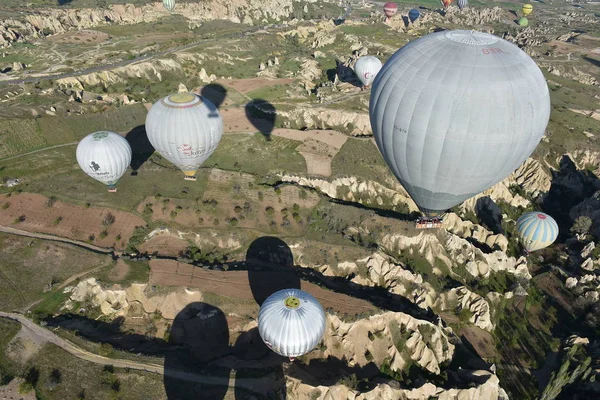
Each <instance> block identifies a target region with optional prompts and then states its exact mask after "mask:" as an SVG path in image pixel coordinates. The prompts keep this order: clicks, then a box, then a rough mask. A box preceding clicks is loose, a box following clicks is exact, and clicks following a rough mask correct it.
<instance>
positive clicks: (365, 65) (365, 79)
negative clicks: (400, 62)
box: [354, 56, 381, 87]
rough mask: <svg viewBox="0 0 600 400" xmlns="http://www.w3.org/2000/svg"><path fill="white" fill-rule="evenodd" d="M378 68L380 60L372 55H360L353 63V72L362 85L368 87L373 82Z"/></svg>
mask: <svg viewBox="0 0 600 400" xmlns="http://www.w3.org/2000/svg"><path fill="white" fill-rule="evenodd" d="M380 69H381V61H379V58H377V57H373V56H362V57H361V58H359V59H358V60H357V61H356V64H354V73H355V74H356V76H357V77H358V79H360V81H361V83H362V84H363V86H364V87H368V86H370V85H371V83H373V80H375V77H376V76H377V73H378V72H379V70H380Z"/></svg>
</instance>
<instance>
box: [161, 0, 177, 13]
mask: <svg viewBox="0 0 600 400" xmlns="http://www.w3.org/2000/svg"><path fill="white" fill-rule="evenodd" d="M163 6H164V7H165V8H166V9H167V11H173V9H174V8H175V0H163Z"/></svg>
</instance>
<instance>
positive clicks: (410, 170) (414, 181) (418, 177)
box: [392, 33, 451, 208]
mask: <svg viewBox="0 0 600 400" xmlns="http://www.w3.org/2000/svg"><path fill="white" fill-rule="evenodd" d="M438 35H439V36H442V35H443V34H442V33H440V34H438ZM439 43H440V40H437V41H435V42H432V44H431V45H430V46H428V49H431V48H432V47H434V48H435V50H437V51H435V53H433V54H431V55H430V56H429V57H428V58H427V59H426V60H425V61H424V62H423V63H422V66H424V65H427V64H428V63H429V61H431V59H433V58H434V57H435V56H437V55H438V54H439V52H440V51H439V50H442V49H439V46H438V44H439ZM444 50H446V51H445V52H444V55H446V54H447V53H449V52H450V51H451V48H446V49H444ZM421 54H424V52H423V51H422V52H421ZM437 65H438V64H436V65H435V66H433V67H431V70H430V72H429V75H427V76H426V77H420V76H419V72H420V69H418V70H417V71H416V72H415V74H414V75H413V77H412V78H413V79H415V78H418V79H419V80H421V79H422V80H423V81H425V82H427V81H428V79H429V78H430V77H431V76H432V75H434V73H435V72H436V71H435V70H436V67H437ZM442 81H443V79H442ZM440 86H441V84H440ZM412 91H413V92H414V90H412ZM422 94H423V91H420V92H417V96H416V98H415V101H414V103H413V108H412V111H411V112H410V115H411V117H410V118H409V120H408V124H407V127H406V130H407V133H406V150H407V151H406V157H405V160H404V161H405V166H406V171H407V175H408V177H409V182H410V184H411V186H412V190H411V191H412V192H413V193H412V194H411V197H413V196H414V197H416V199H413V200H415V202H417V203H423V201H422V200H423V199H428V198H429V196H427V195H426V193H425V192H424V190H426V188H425V187H424V185H423V179H422V173H423V157H424V155H425V148H426V146H425V143H426V141H427V131H428V129H429V123H430V121H431V117H430V118H429V119H428V122H427V126H426V127H425V134H424V135H422V136H423V138H422V140H421V141H419V142H420V147H421V157H420V158H419V159H420V160H421V163H420V165H419V170H418V171H416V169H414V168H410V167H409V163H408V160H409V158H410V157H412V156H411V155H409V153H408V149H409V148H410V147H411V146H410V142H411V140H410V138H411V137H414V136H413V135H411V134H410V133H411V129H410V126H411V124H412V115H413V114H414V112H415V110H416V109H417V104H418V103H419V98H420V97H421V95H422ZM436 100H437V97H436V98H435V99H434V101H433V102H432V104H431V108H430V109H429V115H430V116H431V114H432V111H433V109H434V106H435V101H436ZM397 111H398V109H396V113H395V114H394V125H395V124H396V120H397V118H398V113H397ZM394 136H395V135H392V137H394ZM415 171H416V172H417V173H416V174H415V175H413V173H414V172H415ZM417 181H419V182H418V184H417ZM416 187H419V188H421V190H420V191H419V193H417V192H416V191H415V188H416ZM425 208H430V207H425Z"/></svg>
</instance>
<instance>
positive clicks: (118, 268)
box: [107, 259, 129, 282]
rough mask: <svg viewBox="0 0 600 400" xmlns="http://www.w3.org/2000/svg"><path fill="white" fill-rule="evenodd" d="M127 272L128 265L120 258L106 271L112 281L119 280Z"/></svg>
mask: <svg viewBox="0 0 600 400" xmlns="http://www.w3.org/2000/svg"><path fill="white" fill-rule="evenodd" d="M128 273H129V265H128V264H127V263H126V262H125V261H123V260H122V259H118V260H117V262H116V263H115V266H114V267H112V269H111V270H110V271H109V272H108V275H107V277H108V279H109V280H111V281H113V282H120V281H122V280H123V279H125V277H126V276H127V274H128Z"/></svg>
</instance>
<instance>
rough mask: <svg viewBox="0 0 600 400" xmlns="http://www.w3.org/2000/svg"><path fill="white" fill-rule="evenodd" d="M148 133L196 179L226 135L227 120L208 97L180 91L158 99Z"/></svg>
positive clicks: (148, 118) (188, 176) (160, 149)
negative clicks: (224, 128) (203, 164)
mask: <svg viewBox="0 0 600 400" xmlns="http://www.w3.org/2000/svg"><path fill="white" fill-rule="evenodd" d="M146 133H147V134H148V140H149V141H150V143H151V144H152V146H154V148H155V149H156V151H158V152H159V153H160V155H161V156H163V157H164V158H166V159H167V160H169V161H170V162H172V163H173V164H175V165H176V166H177V167H179V168H180V169H181V170H182V171H183V173H184V174H185V179H188V180H195V179H196V177H195V175H196V171H197V170H198V168H200V166H201V165H202V163H203V162H204V161H206V159H207V158H208V157H209V156H210V155H211V154H212V153H213V152H214V151H215V149H216V148H217V145H218V144H219V141H220V140H221V136H223V120H222V119H221V114H220V113H219V110H217V107H215V105H214V104H213V103H212V102H211V101H210V100H208V99H207V98H206V97H202V96H198V95H196V94H193V93H178V94H173V95H170V96H167V97H165V98H163V99H161V100H159V101H157V102H156V103H154V105H153V106H152V108H151V109H150V111H149V112H148V115H147V116H146Z"/></svg>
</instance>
